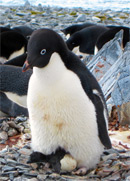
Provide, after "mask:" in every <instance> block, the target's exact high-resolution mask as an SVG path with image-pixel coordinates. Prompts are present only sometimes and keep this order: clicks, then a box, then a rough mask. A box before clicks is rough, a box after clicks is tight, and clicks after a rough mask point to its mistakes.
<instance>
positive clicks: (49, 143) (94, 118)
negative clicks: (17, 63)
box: [23, 29, 111, 169]
mask: <svg viewBox="0 0 130 181" xmlns="http://www.w3.org/2000/svg"><path fill="white" fill-rule="evenodd" d="M27 51H28V55H27V61H26V62H25V64H24V66H23V71H26V70H28V69H29V68H33V74H32V76H31V78H30V81H29V88H28V95H27V107H28V111H29V120H30V127H31V134H32V149H33V151H34V152H40V153H42V154H44V155H50V154H53V153H55V151H56V150H57V149H58V148H59V147H60V148H62V149H64V150H65V151H66V152H68V153H69V154H70V155H71V157H72V158H74V159H75V160H76V162H77V168H80V167H86V169H90V168H93V167H95V165H96V164H97V163H98V162H99V160H100V156H101V154H102V152H103V150H104V147H106V148H111V142H110V139H109V136H108V132H107V124H108V118H107V109H106V105H105V101H104V97H103V93H102V91H101V88H100V87H99V84H98V82H97V81H96V79H95V78H94V77H93V75H92V74H91V73H90V71H89V70H88V69H87V68H86V66H85V65H84V64H83V63H82V62H81V61H80V60H79V58H78V57H77V56H76V55H75V54H73V53H72V52H71V51H70V50H69V49H68V48H67V46H66V44H65V42H64V41H63V39H62V38H61V37H60V35H58V34H57V33H56V32H54V31H52V30H49V29H41V30H37V31H35V32H33V34H32V36H31V38H30V40H29V43H28V48H27ZM63 160H64V158H63Z"/></svg>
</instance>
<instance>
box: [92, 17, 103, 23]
mask: <svg viewBox="0 0 130 181" xmlns="http://www.w3.org/2000/svg"><path fill="white" fill-rule="evenodd" d="M92 20H93V21H95V22H100V21H101V20H100V18H98V17H96V16H93V17H92Z"/></svg>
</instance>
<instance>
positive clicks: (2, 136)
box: [0, 131, 8, 141]
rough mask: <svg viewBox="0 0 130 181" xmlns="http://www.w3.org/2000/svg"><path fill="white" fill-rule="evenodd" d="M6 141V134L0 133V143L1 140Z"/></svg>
mask: <svg viewBox="0 0 130 181" xmlns="http://www.w3.org/2000/svg"><path fill="white" fill-rule="evenodd" d="M7 139H8V135H7V133H6V132H5V131H1V132H0V141H1V140H4V141H6V140H7Z"/></svg>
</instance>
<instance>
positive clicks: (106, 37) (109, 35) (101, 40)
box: [96, 26, 130, 50]
mask: <svg viewBox="0 0 130 181" xmlns="http://www.w3.org/2000/svg"><path fill="white" fill-rule="evenodd" d="M120 30H123V47H125V45H126V43H127V42H129V41H130V37H129V31H130V28H128V27H124V26H111V27H110V29H109V30H107V31H106V32H104V33H103V34H101V35H100V36H99V37H98V39H97V42H96V47H97V48H98V50H100V49H101V48H102V46H103V45H104V44H105V43H107V42H108V41H110V40H112V39H113V38H114V36H115V34H116V33H117V32H119V31H120Z"/></svg>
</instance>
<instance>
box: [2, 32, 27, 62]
mask: <svg viewBox="0 0 130 181" xmlns="http://www.w3.org/2000/svg"><path fill="white" fill-rule="evenodd" d="M0 38H1V52H0V57H2V58H5V59H6V60H10V59H12V58H14V57H16V56H19V55H21V54H23V53H25V52H26V47H27V42H28V41H27V39H26V38H25V37H24V36H23V35H22V34H20V33H18V32H16V31H5V32H3V33H1V34H0Z"/></svg>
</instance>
